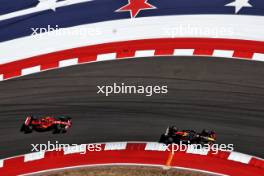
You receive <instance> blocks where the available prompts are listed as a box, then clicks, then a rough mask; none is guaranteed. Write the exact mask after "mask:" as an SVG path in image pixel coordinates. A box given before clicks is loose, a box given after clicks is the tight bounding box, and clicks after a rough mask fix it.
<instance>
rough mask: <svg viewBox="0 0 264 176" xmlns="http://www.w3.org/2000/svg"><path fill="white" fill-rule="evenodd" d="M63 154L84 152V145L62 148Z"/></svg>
mask: <svg viewBox="0 0 264 176" xmlns="http://www.w3.org/2000/svg"><path fill="white" fill-rule="evenodd" d="M63 151H64V155H68V154H73V153H85V152H86V145H84V144H83V145H76V146H70V147H66V148H63Z"/></svg>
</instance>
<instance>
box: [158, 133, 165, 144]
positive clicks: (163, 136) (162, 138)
mask: <svg viewBox="0 0 264 176" xmlns="http://www.w3.org/2000/svg"><path fill="white" fill-rule="evenodd" d="M165 141H166V136H165V134H162V135H161V136H160V139H159V143H165Z"/></svg>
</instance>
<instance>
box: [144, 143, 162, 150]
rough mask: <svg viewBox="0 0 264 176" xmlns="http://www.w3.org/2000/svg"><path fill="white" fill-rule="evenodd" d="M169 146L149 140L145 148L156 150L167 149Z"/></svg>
mask: <svg viewBox="0 0 264 176" xmlns="http://www.w3.org/2000/svg"><path fill="white" fill-rule="evenodd" d="M166 149H167V146H166V145H165V144H162V143H157V142H148V143H147V144H146V147H145V150H154V151H165V150H166Z"/></svg>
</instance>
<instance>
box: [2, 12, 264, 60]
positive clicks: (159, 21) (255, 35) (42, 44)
mask: <svg viewBox="0 0 264 176" xmlns="http://www.w3.org/2000/svg"><path fill="white" fill-rule="evenodd" d="M172 21H173V23H171V22H172ZM246 22H250V30H249V29H248V23H246ZM226 24H228V25H226ZM190 25H191V27H193V28H196V29H201V30H200V31H206V32H205V33H202V34H199V33H197V32H191V31H190V30H185V31H184V32H186V33H177V29H179V26H180V27H186V28H189V26H190ZM89 28H90V29H96V30H97V31H99V32H98V34H95V35H90V34H87V35H89V36H83V35H67V33H68V34H69V33H70V32H73V31H76V30H77V31H78V30H80V31H83V30H87V29H89ZM226 28H228V31H231V32H222V33H219V34H217V36H216V34H215V30H213V31H212V33H210V32H208V30H203V29H226ZM263 28H264V17H261V16H252V17H251V16H246V15H244V16H243V15H224V16H223V15H175V16H159V17H143V18H135V19H122V20H114V21H107V22H99V23H94V24H85V25H80V26H74V27H70V28H67V29H59V30H56V31H53V32H49V33H44V34H42V35H34V36H28V37H23V38H19V39H14V40H10V41H6V42H1V43H0V51H1V52H0V64H3V63H8V62H11V61H15V60H19V59H24V58H29V57H32V56H37V55H41V54H46V53H51V52H56V51H61V50H66V49H70V48H76V47H82V46H89V45H95V44H101V43H109V42H118V41H128V40H137V39H151V38H171V37H175V38H176V37H177V38H180V37H203V38H232V39H247V40H256V41H264V30H263ZM7 30H8V29H7ZM113 30H115V31H117V32H115V33H113ZM174 30H176V32H175V31H174ZM69 31H70V32H69ZM58 32H61V33H63V32H64V33H66V36H65V35H58ZM71 34H72V33H71ZM128 34H129V35H128ZM106 36H107V37H106ZM32 46H34V47H32ZM17 48H20V49H19V50H17ZM14 51H16V52H14Z"/></svg>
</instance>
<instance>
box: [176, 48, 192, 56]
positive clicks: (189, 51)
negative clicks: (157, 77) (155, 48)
mask: <svg viewBox="0 0 264 176" xmlns="http://www.w3.org/2000/svg"><path fill="white" fill-rule="evenodd" d="M193 53H194V49H175V50H174V53H173V55H175V56H192V55H193Z"/></svg>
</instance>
